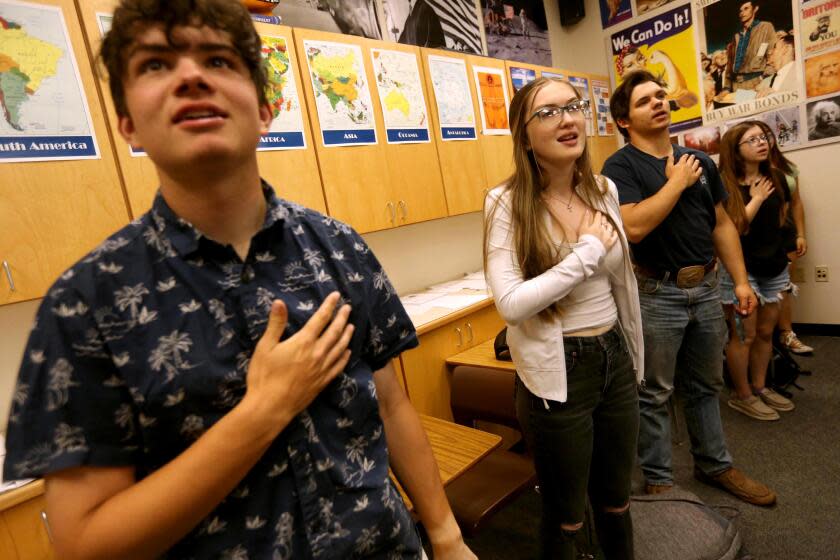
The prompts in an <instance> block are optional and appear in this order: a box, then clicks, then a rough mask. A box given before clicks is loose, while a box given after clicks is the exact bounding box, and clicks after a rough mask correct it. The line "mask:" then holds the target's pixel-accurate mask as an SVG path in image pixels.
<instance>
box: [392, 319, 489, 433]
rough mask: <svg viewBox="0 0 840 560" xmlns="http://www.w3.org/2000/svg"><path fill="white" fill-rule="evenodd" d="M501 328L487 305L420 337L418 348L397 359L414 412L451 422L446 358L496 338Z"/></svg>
mask: <svg viewBox="0 0 840 560" xmlns="http://www.w3.org/2000/svg"><path fill="white" fill-rule="evenodd" d="M503 325H504V323H503V321H502V319H501V317H499V314H498V313H497V312H496V308H495V307H494V306H493V305H489V306H486V307H483V308H481V309H479V310H477V311H475V312H473V313H470V314H469V315H465V316H461V317H460V318H457V319H454V320H453V321H451V322H448V323H445V324H442V325H440V326H439V327H437V328H435V329H433V330H431V331H428V332H426V333H424V334H422V335H420V337H419V338H420V346H419V347H417V348H414V349H413V350H409V351H408V352H404V353H403V354H402V355H401V356H400V361H401V362H402V366H403V372H404V373H405V382H406V389H407V390H408V398H409V399H410V400H411V403H412V404H413V405H414V408H415V409H417V412H420V413H422V414H428V415H429V416H434V417H436V418H442V419H444V420H452V409H451V407H450V402H449V395H450V384H449V375H450V374H449V370H448V368H447V365H446V358H448V357H449V356H452V355H454V354H457V353H459V352H462V351H464V350H467V349H468V348H472V347H473V346H476V345H478V344H480V343H481V342H484V341H485V340H487V339H488V338H491V337H494V336H496V333H498V332H499V330H500V329H501V328H502V326H503Z"/></svg>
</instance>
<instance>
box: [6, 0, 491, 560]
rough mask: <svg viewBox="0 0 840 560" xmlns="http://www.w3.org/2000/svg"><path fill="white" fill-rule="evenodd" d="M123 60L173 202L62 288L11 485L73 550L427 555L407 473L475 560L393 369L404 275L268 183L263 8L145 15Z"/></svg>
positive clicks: (201, 5) (23, 381)
mask: <svg viewBox="0 0 840 560" xmlns="http://www.w3.org/2000/svg"><path fill="white" fill-rule="evenodd" d="M102 59H103V61H104V62H105V65H106V66H107V68H108V71H109V74H110V76H109V78H110V85H111V93H112V95H113V97H114V102H115V105H116V108H117V114H118V115H119V117H118V127H119V131H120V133H121V134H122V135H123V136H124V137H125V138H126V140H127V141H128V142H129V143H130V144H131V145H132V146H133V147H137V148H140V147H142V148H143V149H145V151H146V152H147V153H148V155H149V157H150V158H151V160H152V161H153V162H154V164H155V166H156V169H157V172H158V175H159V179H160V191H159V193H158V195H157V198H156V199H155V202H154V205H153V207H152V209H151V210H150V211H149V212H148V213H146V214H144V215H143V216H141V217H140V218H139V219H137V220H136V221H135V222H133V223H132V224H130V225H128V226H126V227H125V228H123V229H122V230H120V231H119V232H117V233H115V234H114V235H113V236H111V237H110V238H109V239H108V240H106V241H105V242H104V243H103V244H102V245H100V246H99V247H98V248H97V249H95V250H94V251H93V252H91V253H90V254H89V255H87V256H86V257H85V258H83V259H82V260H81V261H80V262H78V263H77V264H76V265H74V266H73V267H72V268H70V269H69V270H68V271H67V272H66V273H64V274H63V275H62V276H61V278H60V279H59V280H58V281H57V282H56V284H55V285H54V286H53V287H52V288H51V289H50V291H49V293H48V294H47V296H46V298H45V299H44V301H43V303H42V305H41V307H40V309H39V312H38V316H37V321H36V325H35V327H34V328H33V331H32V334H31V336H30V339H29V342H28V345H27V349H26V352H25V357H24V360H23V364H22V366H21V372H20V377H19V379H18V383H17V388H16V392H15V398H14V403H13V407H12V411H11V416H10V419H9V432H8V444H7V456H6V461H5V473H4V474H5V477H6V478H20V477H29V476H44V477H45V478H46V500H47V512H48V514H49V519H50V526H51V528H52V535H53V537H54V542H55V547H56V551H57V555H58V556H59V557H68V558H69V557H72V558H78V557H86V558H87V557H96V558H157V557H161V556H164V557H171V558H254V559H256V558H275V559H280V558H282V559H287V558H329V559H344V558H351V557H352V558H411V559H419V558H422V557H423V551H422V547H421V543H420V538H419V536H418V533H417V530H416V528H415V526H414V523H413V521H412V519H411V516H410V515H409V513H408V511H407V509H406V507H405V504H404V503H403V501H402V499H401V498H400V495H399V493H398V492H397V490H396V488H395V486H394V484H393V483H392V482H391V480H390V477H389V462H390V465H391V466H393V469H394V471H395V472H396V474H397V475H398V476H399V477H400V480H401V481H402V482H403V483H404V485H405V488H406V489H407V491H408V493H409V494H410V495H411V498H412V499H413V501H414V504H415V508H416V511H417V513H418V514H419V516H420V519H421V520H422V521H423V523H424V525H425V527H426V530H427V532H428V534H429V537H430V540H431V542H432V546H433V548H434V552H435V557H436V558H439V557H440V558H457V559H472V558H475V556H474V555H473V554H472V553H471V552H470V551H469V549H468V548H467V547H466V545H465V544H464V542H463V539H462V537H461V534H460V531H459V529H458V526H457V524H456V523H455V520H454V517H453V515H452V512H451V510H450V509H449V506H448V504H447V502H446V497H445V494H444V493H443V489H442V486H441V483H440V478H439V476H438V474H437V473H438V471H437V466H436V464H435V461H434V458H433V456H432V454H431V449H430V447H429V444H428V441H427V440H426V438H425V435H424V433H423V430H422V426H421V425H420V423H419V419H418V417H417V415H416V413H415V412H414V410H413V408H412V407H411V404H410V403H409V402H408V400H407V399H406V397H405V394H404V393H403V391H402V389H401V387H400V386H399V384H398V382H397V380H396V377H395V374H394V371H393V368H392V366H391V365H390V363H391V359H392V358H393V357H394V356H396V355H397V354H399V353H400V352H401V351H403V350H406V349H408V348H411V347H413V346H416V344H417V337H416V335H415V332H414V329H413V327H412V324H411V321H410V320H409V318H408V317H407V315H406V314H405V311H404V310H403V308H402V306H401V305H400V303H399V299H398V298H397V297H396V294H395V293H394V291H393V289H392V288H391V285H390V283H389V282H388V279H387V277H386V275H385V273H384V271H383V270H382V267H381V266H380V265H379V264H378V262H377V261H376V258H375V257H374V256H373V254H372V253H371V252H370V250H369V249H368V247H367V246H366V245H365V243H364V241H363V240H362V239H361V237H359V236H358V234H356V233H355V232H354V231H353V230H352V229H351V228H350V227H348V226H346V225H344V224H342V223H340V222H337V221H335V220H333V219H331V218H329V217H326V216H323V215H320V214H318V213H316V212H314V211H312V210H308V209H306V208H302V207H300V206H298V205H296V204H292V203H289V202H286V201H283V200H280V199H278V198H277V197H276V196H275V195H274V192H273V190H272V189H271V188H270V187H269V186H268V185H267V184H265V183H263V182H262V181H261V180H260V177H259V170H258V168H257V159H256V151H255V150H256V146H257V143H258V140H259V137H260V134H261V133H264V132H265V131H266V130H267V127H268V125H269V124H270V121H271V108H270V106H269V104H268V103H267V102H266V99H265V86H266V77H265V73H264V72H265V71H264V68H263V63H262V60H261V58H260V39H259V36H258V35H257V34H256V31H255V30H254V27H253V24H252V23H251V20H250V17H249V15H248V13H247V11H246V10H245V9H244V8H243V7H242V6H241V5H240V4H239V3H238V2H230V1H229V0H198V1H192V2H189V1H186V0H178V1H173V0H169V1H166V2H164V1H163V0H160V1H157V2H155V1H154V0H126V1H124V2H123V3H122V4H121V5H120V7H119V8H117V10H116V12H115V13H114V18H113V26H112V29H111V31H110V32H109V34H108V35H107V37H106V38H105V40H104V43H103V47H102ZM290 171H291V170H290ZM291 172H293V171H291ZM389 450H390V453H389Z"/></svg>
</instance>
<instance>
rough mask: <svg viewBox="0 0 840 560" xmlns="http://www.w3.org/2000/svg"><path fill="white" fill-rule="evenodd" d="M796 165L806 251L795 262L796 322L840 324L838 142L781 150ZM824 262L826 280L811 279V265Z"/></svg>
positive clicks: (839, 145)
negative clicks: (798, 277) (799, 271)
mask: <svg viewBox="0 0 840 560" xmlns="http://www.w3.org/2000/svg"><path fill="white" fill-rule="evenodd" d="M785 155H786V156H787V157H788V158H789V159H790V160H791V161H793V162H794V163H795V164H796V165H797V167H799V173H800V175H799V185H800V189H801V191H800V192H801V195H802V202H803V205H804V206H805V223H806V229H807V231H806V233H807V238H808V254H807V255H805V257H803V258H802V259H800V260H799V261H798V262H797V266H799V267H802V268H803V270H804V272H805V282H802V283H800V286H799V288H800V291H799V299H798V300H797V301H796V302H795V303H794V308H793V320H794V322H797V323H817V324H832V325H837V324H840V251H838V250H837V247H838V246H837V245H835V243H836V242H837V241H838V231H840V230H838V227H837V221H838V219H840V196H838V177H840V157H838V156H840V144H827V145H823V146H817V147H815V148H806V149H804V150H798V151H795V152H788V153H786V154H785ZM818 265H828V267H829V281H828V282H814V267H815V266H818Z"/></svg>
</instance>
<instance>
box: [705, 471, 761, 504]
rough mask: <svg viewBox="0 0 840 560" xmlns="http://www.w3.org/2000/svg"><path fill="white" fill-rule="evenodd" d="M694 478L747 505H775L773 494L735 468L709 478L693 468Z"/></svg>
mask: <svg viewBox="0 0 840 560" xmlns="http://www.w3.org/2000/svg"><path fill="white" fill-rule="evenodd" d="M694 478H696V479H697V480H699V481H700V482H703V483H705V484H709V485H711V486H717V487H718V488H722V489H724V490H726V491H727V492H729V493H730V494H732V495H733V496H735V497H736V498H738V499H739V500H743V501H745V502H747V503H748V504H753V505H756V506H772V505H773V504H775V503H776V493H775V492H773V491H772V490H770V488H768V487H767V486H765V485H764V484H762V483H761V482H758V481H757V480H753V479H751V478H749V477H748V476H747V475H745V474H744V473H742V472H741V471H739V470H738V469H736V468H735V467H731V468H729V469H728V470H725V471H723V472H722V473H720V474H719V475H715V476H709V475H707V474H706V473H704V472H703V471H701V470H700V469H698V468H697V467H694Z"/></svg>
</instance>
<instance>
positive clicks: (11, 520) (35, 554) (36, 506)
mask: <svg viewBox="0 0 840 560" xmlns="http://www.w3.org/2000/svg"><path fill="white" fill-rule="evenodd" d="M45 508H46V505H45V501H44V497H43V496H38V497H36V498H33V499H31V500H27V501H25V502H23V503H21V504H18V505H16V506H15V507H13V508H10V509H7V510H6V511H4V512H3V513H2V514H1V515H0V556H2V558H4V559H6V558H8V559H9V560H51V559H52V558H54V554H53V548H52V544H51V543H50V536H49V534H48V533H47V529H46V526H45V525H44V521H43V519H42V518H41V514H42V512H43V511H44V510H45Z"/></svg>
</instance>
